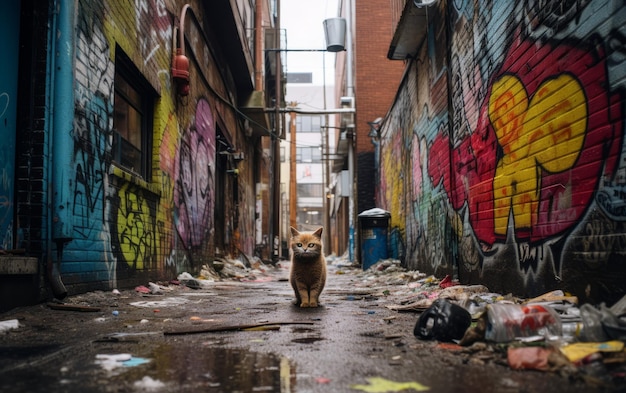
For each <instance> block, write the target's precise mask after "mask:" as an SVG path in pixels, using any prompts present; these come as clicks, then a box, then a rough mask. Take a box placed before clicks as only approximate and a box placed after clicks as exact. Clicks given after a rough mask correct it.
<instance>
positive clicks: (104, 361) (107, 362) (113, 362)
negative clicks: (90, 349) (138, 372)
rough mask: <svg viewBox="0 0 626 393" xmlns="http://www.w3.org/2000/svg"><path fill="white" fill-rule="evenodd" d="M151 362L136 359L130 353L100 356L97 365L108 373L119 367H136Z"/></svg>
mask: <svg viewBox="0 0 626 393" xmlns="http://www.w3.org/2000/svg"><path fill="white" fill-rule="evenodd" d="M148 362H150V359H146V358H140V357H134V356H133V355H131V354H129V353H119V354H98V355H96V362H95V363H96V364H98V365H100V366H102V368H104V369H105V370H107V371H113V370H114V369H116V368H118V367H135V366H139V365H142V364H145V363H148Z"/></svg>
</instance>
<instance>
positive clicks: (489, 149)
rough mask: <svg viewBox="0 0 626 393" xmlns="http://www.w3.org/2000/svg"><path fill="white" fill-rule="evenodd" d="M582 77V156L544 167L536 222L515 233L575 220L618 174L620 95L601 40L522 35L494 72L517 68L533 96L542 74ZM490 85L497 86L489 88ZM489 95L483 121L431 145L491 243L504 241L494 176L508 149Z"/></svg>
mask: <svg viewBox="0 0 626 393" xmlns="http://www.w3.org/2000/svg"><path fill="white" fill-rule="evenodd" d="M566 73H567V74H569V75H571V76H573V77H574V78H576V80H577V81H578V82H579V83H580V85H581V86H582V89H583V91H584V95H585V99H586V105H587V113H589V116H588V119H587V130H586V132H585V139H584V143H583V145H582V148H581V149H580V154H579V156H578V158H577V160H576V162H575V164H574V165H573V166H572V167H571V168H570V169H568V170H565V171H563V172H559V173H549V172H548V171H546V170H545V169H542V168H540V169H539V170H540V173H539V174H538V179H539V183H538V184H540V188H539V189H538V192H539V195H538V205H537V210H536V213H535V214H536V216H535V217H533V220H532V223H533V224H532V226H531V227H530V228H521V229H520V228H517V229H516V236H517V237H518V238H521V239H524V240H525V241H530V242H538V241H543V240H545V239H547V238H550V237H553V236H557V235H559V234H562V233H564V232H565V231H567V230H568V229H570V228H572V226H573V225H575V224H576V223H577V222H578V220H579V219H580V218H581V216H582V215H583V213H584V211H585V210H586V209H587V207H588V206H589V203H590V202H591V201H592V198H593V194H594V191H595V189H596V188H597V186H598V183H599V182H600V180H601V177H602V175H603V174H604V176H607V177H608V178H610V177H612V176H613V175H614V174H615V170H616V167H617V164H618V162H619V154H620V148H621V145H622V138H623V135H622V131H621V130H622V127H623V123H622V118H623V115H624V114H623V113H622V112H623V109H622V107H621V97H620V95H619V94H618V93H611V92H610V91H609V90H608V88H607V86H608V85H609V83H608V81H607V68H606V55H605V53H604V49H603V48H602V47H600V46H597V47H594V48H592V49H591V50H588V51H586V50H584V49H582V48H581V47H580V46H570V45H560V46H556V47H555V46H551V45H547V44H540V43H537V42H530V41H523V40H521V39H519V38H518V39H517V41H516V42H514V43H513V45H511V47H510V51H509V53H508V55H507V56H506V58H505V61H504V63H503V64H502V67H501V69H500V71H499V72H498V73H496V75H494V77H493V79H492V80H493V81H496V80H498V79H499V78H500V77H502V76H503V75H506V74H509V75H514V76H515V77H516V78H518V79H519V80H520V81H521V83H522V84H523V86H524V88H525V89H526V92H527V94H528V96H529V97H531V96H533V95H534V94H536V93H537V89H538V88H539V87H540V86H541V84H542V82H544V81H546V80H548V79H550V78H554V77H556V76H559V75H562V74H566ZM488 91H489V92H491V87H490V88H489V90H488ZM488 102H489V96H487V97H486V98H485V100H484V101H483V103H482V105H481V110H480V117H479V120H478V123H477V125H476V129H475V130H474V131H473V133H472V134H471V135H470V136H467V137H465V138H464V139H462V140H461V141H460V142H459V143H457V144H456V145H455V147H454V148H452V147H451V146H452V145H451V143H450V140H449V137H448V136H447V135H444V134H439V135H438V136H437V137H436V138H435V140H434V141H433V144H432V146H431V148H430V155H429V158H428V173H429V176H430V177H431V179H432V181H433V183H434V184H440V183H441V184H442V186H443V187H444V189H445V191H446V192H447V194H448V197H449V198H450V202H451V203H452V206H453V207H454V208H455V209H457V210H460V209H462V208H463V207H464V206H465V204H466V203H467V208H468V209H469V220H470V223H471V225H472V228H473V230H474V232H475V234H476V236H477V237H478V239H479V240H480V241H481V242H482V243H483V244H485V245H486V246H490V245H492V244H494V243H495V242H496V241H503V240H504V239H503V236H501V235H499V234H496V231H495V228H494V189H493V187H494V184H493V181H494V176H495V173H496V165H497V163H498V160H499V159H500V158H501V156H502V150H501V149H502V146H500V145H499V143H498V140H497V138H496V134H495V132H494V128H493V125H492V124H491V123H490V120H489V113H488V110H489V108H488Z"/></svg>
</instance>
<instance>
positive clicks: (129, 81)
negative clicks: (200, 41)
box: [112, 48, 156, 180]
mask: <svg viewBox="0 0 626 393" xmlns="http://www.w3.org/2000/svg"><path fill="white" fill-rule="evenodd" d="M115 59H116V60H115V98H114V100H115V101H114V117H113V150H112V153H113V161H114V162H115V163H116V164H117V165H119V166H120V167H122V168H124V169H125V170H128V171H130V172H132V173H134V174H136V175H139V176H141V177H142V178H143V179H144V180H148V179H149V176H150V151H151V148H152V138H151V136H152V114H153V106H154V100H155V98H156V93H155V92H154V90H153V89H152V88H151V87H150V85H149V83H148V82H147V81H146V80H145V79H144V78H143V77H142V75H141V73H140V72H139V71H138V70H137V69H136V68H135V67H134V66H133V64H132V62H131V61H130V59H128V57H127V56H125V54H124V53H123V52H122V51H121V50H119V48H118V50H117V51H116V56H115Z"/></svg>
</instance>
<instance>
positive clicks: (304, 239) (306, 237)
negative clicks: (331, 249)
mask: <svg viewBox="0 0 626 393" xmlns="http://www.w3.org/2000/svg"><path fill="white" fill-rule="evenodd" d="M321 235H322V228H320V229H318V230H317V231H315V232H312V233H309V232H298V231H297V230H296V229H294V228H291V250H292V251H293V255H294V256H296V257H298V258H314V257H318V256H319V255H320V254H321V253H322V238H321Z"/></svg>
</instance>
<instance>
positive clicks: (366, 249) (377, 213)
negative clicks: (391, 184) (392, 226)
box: [359, 208, 391, 270]
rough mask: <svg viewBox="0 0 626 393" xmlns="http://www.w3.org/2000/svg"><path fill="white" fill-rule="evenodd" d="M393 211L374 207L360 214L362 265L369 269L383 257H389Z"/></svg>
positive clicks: (364, 268)
mask: <svg viewBox="0 0 626 393" xmlns="http://www.w3.org/2000/svg"><path fill="white" fill-rule="evenodd" d="M390 218H391V213H389V212H388V211H386V210H383V209H379V208H374V209H370V210H365V211H364V212H362V213H361V214H359V228H360V231H359V233H360V236H359V241H360V244H361V265H362V266H363V270H367V269H369V268H370V267H371V266H372V265H373V264H375V263H376V262H378V261H380V260H381V259H387V258H388V256H389V252H388V250H387V234H388V233H389V219H390Z"/></svg>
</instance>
